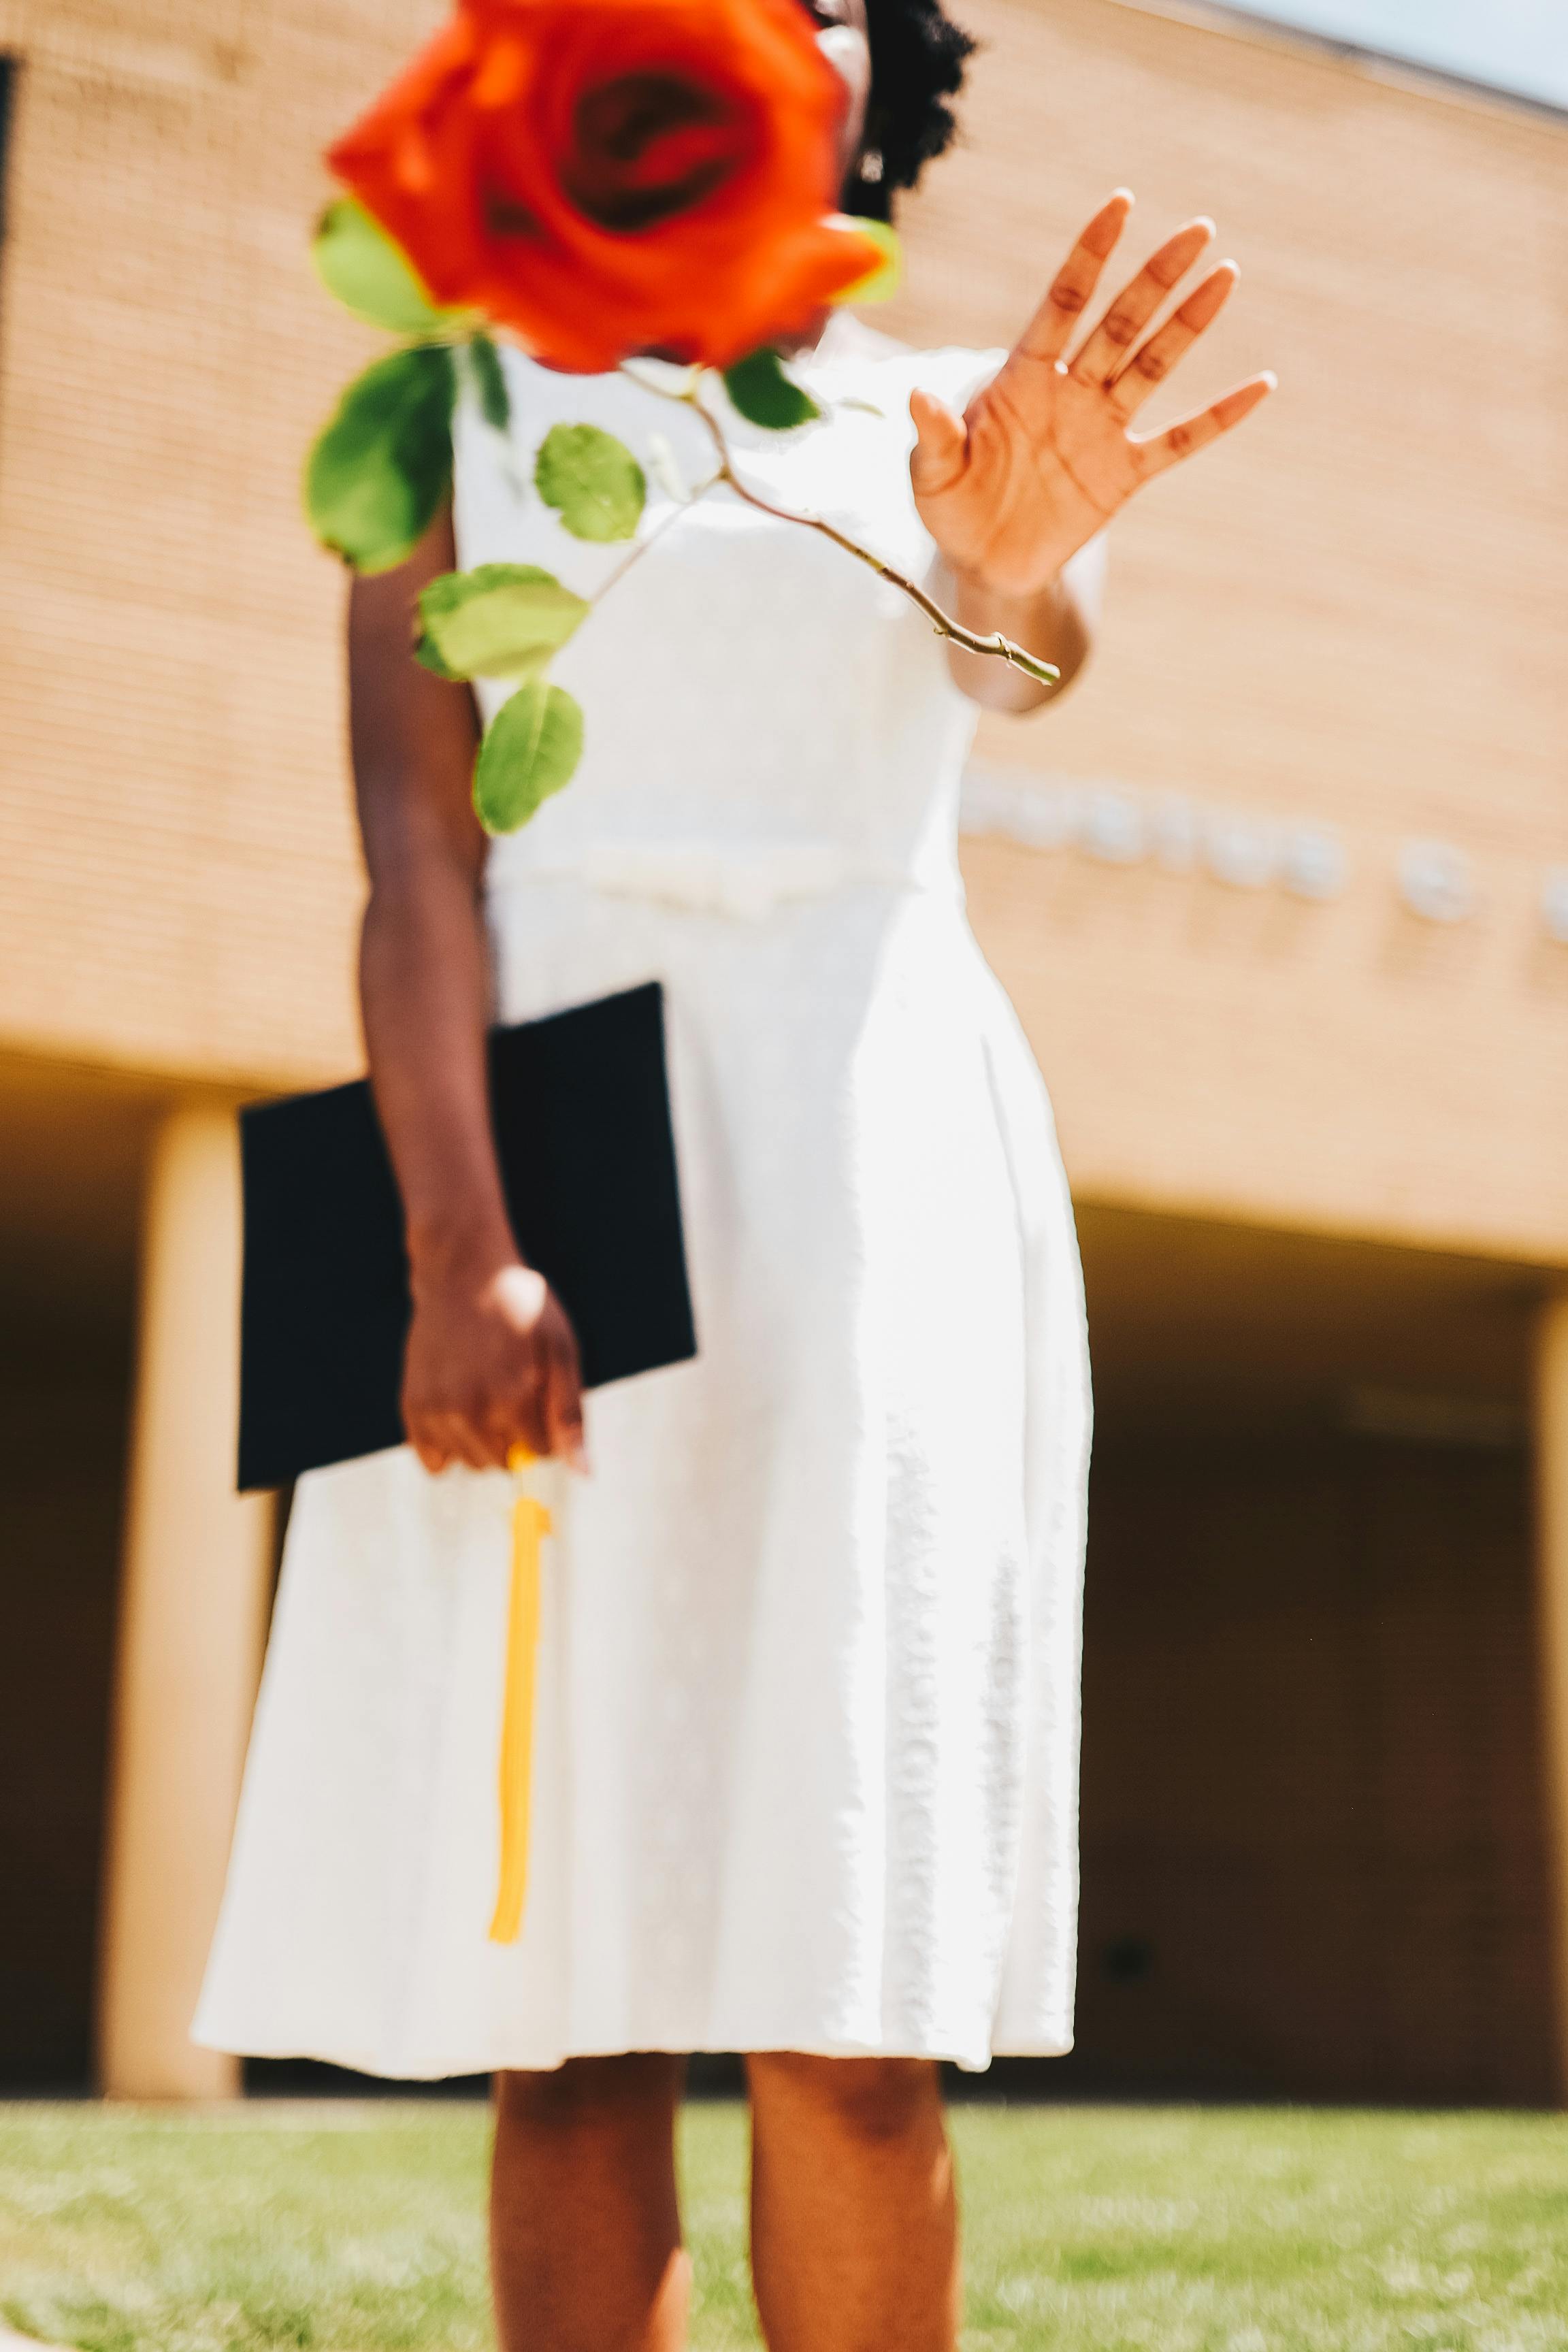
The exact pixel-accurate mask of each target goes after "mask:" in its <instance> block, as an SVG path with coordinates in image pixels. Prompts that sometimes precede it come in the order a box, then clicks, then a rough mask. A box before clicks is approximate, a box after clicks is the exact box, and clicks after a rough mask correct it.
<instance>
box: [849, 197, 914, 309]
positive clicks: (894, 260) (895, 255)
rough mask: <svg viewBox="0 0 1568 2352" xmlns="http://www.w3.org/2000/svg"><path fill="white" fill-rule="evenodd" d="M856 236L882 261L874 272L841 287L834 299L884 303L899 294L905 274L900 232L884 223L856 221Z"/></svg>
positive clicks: (858, 218)
mask: <svg viewBox="0 0 1568 2352" xmlns="http://www.w3.org/2000/svg"><path fill="white" fill-rule="evenodd" d="M855 233H856V235H857V236H863V237H866V238H868V240H869V242H870V243H871V244H872V245H874V246H876V247H878V249H879V252H880V254H881V256H882V258H881V260H880V261H879V263H878V264H877V267H876V268H875V269H868V271H867V273H866V275H865V277H864V278H857V279H856V280H855V283H854V285H853V286H846V287H844V288H843V289H841V291H840V292H838V293H837V294H836V295H835V296H834V297H833V299H834V302H835V304H837V303H840V302H887V301H889V300H891V299H892V297H893V296H894V295H895V294H896V293H897V292H898V290H899V287H900V282H901V280H902V278H903V274H904V248H903V247H902V245H901V244H900V242H899V232H898V230H897V229H896V228H893V227H891V226H889V223H888V222H887V221H879V220H863V219H862V218H861V217H860V216H859V215H856V219H855Z"/></svg>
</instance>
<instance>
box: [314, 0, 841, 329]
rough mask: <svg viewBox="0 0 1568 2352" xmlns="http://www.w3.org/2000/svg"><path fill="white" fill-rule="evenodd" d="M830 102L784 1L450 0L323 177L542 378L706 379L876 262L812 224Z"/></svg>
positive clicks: (826, 150)
mask: <svg viewBox="0 0 1568 2352" xmlns="http://www.w3.org/2000/svg"><path fill="white" fill-rule="evenodd" d="M843 103H844V100H843V91H842V89H841V87H840V84H839V82H838V79H837V75H836V74H835V73H834V72H833V69H832V68H831V67H830V66H829V65H828V64H827V62H826V59H825V58H824V57H823V56H822V54H821V52H820V50H819V49H818V47H817V46H816V39H815V37H814V36H813V33H812V28H811V23H810V20H809V18H808V17H807V16H806V13H805V9H804V8H803V7H802V6H801V5H800V0H463V5H460V6H459V9H458V15H457V16H456V17H455V18H454V19H453V20H452V22H451V23H450V24H449V25H448V26H446V28H445V29H444V30H443V31H442V32H440V33H438V34H437V37H436V38H435V39H434V40H433V41H432V42H431V43H430V44H429V46H428V47H426V49H424V50H423V51H422V52H421V53H420V55H419V56H418V57H417V58H416V59H415V61H414V63H413V65H412V66H410V67H409V68H408V70H407V71H406V72H405V74H403V75H402V76H401V78H400V79H398V80H397V81H396V82H395V83H394V84H393V86H392V88H391V89H389V90H388V91H387V92H386V93H385V95H384V97H383V98H382V99H380V100H378V101H377V103H376V104H375V105H374V106H373V107H372V109H371V110H370V111H369V113H368V114H366V115H365V116H364V117H363V119H362V120H361V121H359V122H357V123H356V124H355V125H354V127H353V130H351V131H348V132H346V133H345V134H344V136H343V137H342V139H340V140H339V141H338V142H337V143H336V145H335V146H334V147H332V149H331V151H330V152H329V155H328V162H329V163H330V164H331V168H332V170H333V171H334V172H335V173H337V174H338V176H339V177H340V178H341V179H342V180H343V181H344V182H345V183H346V184H347V185H348V186H349V187H350V188H352V189H353V193H354V194H355V195H356V196H358V198H359V199H360V202H361V203H362V204H363V205H364V206H365V208H366V210H367V211H369V212H371V213H373V214H374V215H375V217H376V218H377V219H378V220H379V221H380V222H381V223H382V225H383V226H384V228H386V229H387V230H388V231H389V232H390V234H391V235H392V236H395V238H396V239H397V241H398V243H399V244H400V245H401V246H402V247H403V248H404V250H405V252H406V253H407V255H408V257H409V258H410V259H411V261H412V262H413V263H414V265H415V267H416V269H417V270H418V271H419V273H420V275H421V276H422V278H424V280H425V282H426V285H427V286H428V288H429V289H430V291H431V293H432V294H433V295H434V297H435V298H436V299H437V301H438V302H440V303H442V304H445V305H449V306H451V307H453V308H468V309H472V310H479V311H481V312H482V313H483V314H484V315H485V316H486V317H487V318H488V319H489V320H493V321H494V322H495V323H496V324H497V325H500V326H502V327H505V328H507V329H509V330H510V331H511V332H512V333H513V334H514V335H515V336H516V337H517V339H518V341H520V342H521V343H522V345H523V346H524V348H525V349H527V350H528V351H530V352H531V353H532V354H533V355H534V357H535V358H537V359H539V360H542V361H543V362H545V364H546V365H548V366H551V367H556V368H564V369H568V370H572V371H574V372H576V373H584V374H593V373H599V372H601V371H603V370H605V369H608V368H612V367H615V366H616V365H617V364H618V363H619V362H620V361H621V360H623V359H626V358H627V357H629V356H631V355H632V354H633V353H635V352H662V353H664V354H665V355H667V356H669V357H675V358H679V359H685V360H691V361H700V362H702V363H704V364H705V365H707V366H710V367H728V366H730V365H731V363H732V362H734V361H736V360H738V359H742V358H743V357H744V356H745V355H746V353H747V352H752V351H755V350H756V349H757V348H758V347H759V345H761V344H763V343H768V342H772V341H775V340H776V339H778V338H780V337H783V336H787V335H789V334H792V333H794V332H795V331H799V330H800V329H802V328H804V327H805V325H806V324H807V323H808V321H809V320H810V319H811V318H812V316H813V315H814V314H815V313H816V311H817V310H820V309H821V307H822V305H823V304H824V303H825V302H826V301H827V300H828V299H830V298H831V297H832V296H833V295H835V294H837V293H841V292H843V290H844V289H846V288H847V287H848V286H851V285H853V284H855V282H856V281H857V280H858V279H859V278H865V277H867V276H868V275H869V274H870V273H871V272H872V271H873V270H875V269H876V268H878V267H879V263H880V261H881V259H882V255H881V252H880V249H879V247H877V246H876V245H874V244H873V243H872V242H871V240H870V239H869V238H868V237H867V236H863V235H862V234H861V233H860V232H859V230H858V228H857V227H856V226H855V225H854V224H853V223H852V222H850V221H847V220H845V219H843V218H842V217H841V216H836V215H834V214H833V212H832V205H833V203H834V198H835V179H836V173H837V136H838V128H839V123H840V121H841V110H842V107H843Z"/></svg>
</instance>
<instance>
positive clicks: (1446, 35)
mask: <svg viewBox="0 0 1568 2352" xmlns="http://www.w3.org/2000/svg"><path fill="white" fill-rule="evenodd" d="M1226 5H1229V6H1230V7H1232V8H1235V9H1236V10H1237V11H1238V13H1240V14H1241V15H1244V16H1268V17H1269V18H1271V19H1272V20H1273V21H1274V22H1275V23H1276V24H1280V25H1295V26H1300V28H1301V29H1302V30H1303V31H1304V32H1310V33H1321V34H1322V35H1324V36H1325V37H1327V38H1328V39H1330V40H1334V41H1352V42H1354V43H1355V44H1356V46H1357V47H1360V48H1366V49H1381V50H1383V51H1384V53H1385V54H1386V55H1388V56H1390V57H1397V58H1411V59H1412V60H1413V61H1414V62H1415V63H1416V64H1417V65H1426V66H1435V67H1436V68H1437V69H1438V71H1439V72H1442V73H1450V74H1458V75H1461V76H1463V77H1464V79H1467V80H1469V81H1479V82H1487V83H1490V84H1491V85H1492V86H1493V87H1494V88H1495V89H1508V90H1515V91H1517V92H1519V93H1520V94H1521V96H1523V97H1526V98H1534V99H1541V100H1544V101H1545V102H1546V103H1547V104H1548V105H1551V106H1561V107H1564V108H1568V5H1564V0H1226Z"/></svg>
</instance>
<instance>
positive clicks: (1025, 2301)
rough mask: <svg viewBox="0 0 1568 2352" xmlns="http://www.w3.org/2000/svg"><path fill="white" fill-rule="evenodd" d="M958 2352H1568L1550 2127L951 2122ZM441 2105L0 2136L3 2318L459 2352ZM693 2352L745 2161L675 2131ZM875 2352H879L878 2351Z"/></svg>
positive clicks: (1555, 2146)
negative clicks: (1567, 2351) (959, 2170)
mask: <svg viewBox="0 0 1568 2352" xmlns="http://www.w3.org/2000/svg"><path fill="white" fill-rule="evenodd" d="M953 2130H954V2135H955V2137H956V2139H957V2143H958V2147H959V2153H960V2159H961V2162H962V2166H963V2192H964V2203H965V2209H966V2216H967V2229H968V2273H969V2327H968V2333H967V2334H966V2336H965V2338H964V2342H965V2346H966V2347H967V2352H980V2348H981V2347H986V2352H990V2347H1008V2352H1034V2347H1041V2352H1044V2347H1050V2352H1129V2348H1130V2347H1139V2352H1142V2347H1151V2352H1309V2348H1310V2352H1396V2347H1397V2352H1447V2347H1454V2352H1543V2347H1568V2122H1563V2121H1559V2120H1557V2119H1555V2118H1553V2117H1549V2116H1489V2115H1488V2116H1409V2115H1334V2114H1312V2113H1305V2112H1280V2111H1274V2110H1251V2111H1226V2110H1220V2111H1215V2112H1209V2113H1203V2112H1199V2111H1197V2110H1194V2109H1189V2108H1181V2109H1160V2110H1151V2109H1146V2108H1071V2107H1043V2108H1042V2107H1036V2108H1028V2107H1014V2108H999V2107H985V2106H972V2107H962V2108H960V2109H959V2110H958V2112H957V2113H956V2115H955V2116H954V2118H953ZM487 2137H488V2126H487V2119H486V2116H485V2114H484V2112H483V2110H482V2109H481V2108H479V2107H478V2106H471V2105H441V2104H429V2105H358V2104H355V2105H346V2104H344V2105H333V2104H325V2105H286V2104H279V2105H268V2104H263V2103H255V2104H253V2105H250V2106H248V2107H237V2108H227V2109H220V2110H216V2111H213V2112H210V2113H206V2114H184V2113H179V2112H173V2111H171V2112H163V2113H160V2112H156V2111H153V2110H127V2109H123V2108H121V2109H106V2108H99V2107H92V2106H53V2107H45V2106H11V2107H5V2106H0V2318H4V2319H5V2320H6V2321H8V2322H9V2323H10V2324H11V2326H14V2327H17V2328H20V2329H22V2330H23V2331H24V2332H26V2333H30V2334H34V2335H38V2336H47V2337H49V2338H51V2339H53V2340H54V2341H56V2342H58V2343H61V2344H66V2345H78V2346H80V2347H83V2352H262V2347H282V2346H288V2347H310V2352H394V2347H396V2352H402V2347H408V2352H467V2347H482V2346H488V2345H489V2343H490V2340H491V2339H490V2334H489V2322H488V2319H487V2316H486V2311H485V2273H484V2242H483V2188H484V2171H485V2159H486V2142H487ZM683 2159H684V2168H685V2179H686V2194H687V2210H688V2215H689V2225H690V2233H691V2241H692V2246H693V2251H694V2252H695V2256H696V2262H697V2277H698V2309H697V2320H696V2326H695V2329H694V2338H693V2340H694V2343H695V2345H696V2346H697V2347H699V2352H720V2347H731V2346H735V2347H738V2346H753V2345H755V2343H756V2341H757V2338H756V2336H755V2334H754V2331H753V2328H752V2318H751V2309H750V2300H749V2296H748V2293H747V2287H746V2271H745V2215H744V2176H745V2131H744V2119H743V2116H742V2113H741V2111H740V2110H739V2109H737V2108H735V2107H732V2106H695V2107H692V2108H690V2109H689V2110H688V2113H687V2116H686V2120H685V2128H684V2144H683ZM889 2352H892V2347H889Z"/></svg>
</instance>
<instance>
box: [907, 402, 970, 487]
mask: <svg viewBox="0 0 1568 2352" xmlns="http://www.w3.org/2000/svg"><path fill="white" fill-rule="evenodd" d="M910 415H911V416H912V417H913V418H914V423H915V446H914V447H913V449H912V450H911V451H910V481H911V483H912V484H913V485H914V490H915V496H916V497H917V498H922V499H924V498H932V497H935V496H936V495H937V494H938V493H939V492H940V491H942V490H950V489H951V488H952V486H953V484H954V482H956V481H957V480H958V479H959V478H960V476H961V475H962V474H963V462H964V457H965V453H966V452H967V450H968V447H969V436H968V434H967V432H966V431H965V430H964V427H963V421H962V419H960V418H959V417H956V416H955V415H953V413H952V409H951V408H949V407H948V406H947V404H946V403H945V402H943V401H940V400H938V399H937V398H936V396H935V394H933V393H929V392H921V390H920V389H919V388H918V387H917V388H916V390H915V391H913V392H911V393H910Z"/></svg>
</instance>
